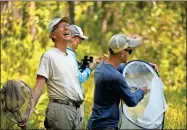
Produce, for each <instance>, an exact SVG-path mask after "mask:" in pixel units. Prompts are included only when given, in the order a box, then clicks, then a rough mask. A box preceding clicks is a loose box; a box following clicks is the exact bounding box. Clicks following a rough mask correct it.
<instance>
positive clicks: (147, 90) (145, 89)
mask: <svg viewBox="0 0 187 130" xmlns="http://www.w3.org/2000/svg"><path fill="white" fill-rule="evenodd" d="M142 90H143V91H144V95H145V94H147V93H148V92H149V91H150V89H148V88H147V87H146V86H144V87H143V88H142Z"/></svg>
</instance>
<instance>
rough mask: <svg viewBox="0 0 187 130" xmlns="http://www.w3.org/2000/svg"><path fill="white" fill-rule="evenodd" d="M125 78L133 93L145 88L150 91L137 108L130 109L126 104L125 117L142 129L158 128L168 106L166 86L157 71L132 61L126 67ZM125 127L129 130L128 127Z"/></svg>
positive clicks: (140, 62) (139, 62)
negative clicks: (165, 93) (165, 95)
mask: <svg viewBox="0 0 187 130" xmlns="http://www.w3.org/2000/svg"><path fill="white" fill-rule="evenodd" d="M123 76H124V77H125V80H126V82H127V84H128V86H129V87H130V88H131V91H132V92H134V91H136V90H137V89H138V88H143V87H144V86H147V87H148V89H150V91H149V92H148V93H147V94H146V95H145V96H144V98H143V99H142V100H141V101H140V102H139V103H138V105H137V106H135V107H128V106H126V105H125V103H124V105H123V113H124V115H125V117H126V118H127V119H128V120H129V121H131V122H133V123H134V124H136V125H138V126H140V127H143V128H146V129H155V128H158V127H159V126H160V125H161V124H162V122H163V117H164V111H165V110H166V109H167V104H166V101H165V98H164V93H163V87H164V85H163V83H162V81H161V79H160V78H159V77H158V75H157V73H156V72H155V70H154V69H153V68H152V67H151V66H150V65H149V64H148V63H145V62H142V61H132V62H129V63H128V64H127V65H126V66H125V68H124V70H123ZM128 120H126V121H128ZM122 123H123V122H122ZM125 127H126V128H127V129H128V125H126V126H125Z"/></svg>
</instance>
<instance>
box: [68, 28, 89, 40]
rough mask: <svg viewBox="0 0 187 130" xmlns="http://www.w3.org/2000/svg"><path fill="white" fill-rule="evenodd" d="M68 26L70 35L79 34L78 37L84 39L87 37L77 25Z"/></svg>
mask: <svg viewBox="0 0 187 130" xmlns="http://www.w3.org/2000/svg"><path fill="white" fill-rule="evenodd" d="M69 28H70V30H71V35H72V36H79V37H80V38H82V39H84V40H85V39H88V37H87V36H85V35H84V34H83V31H82V29H81V28H80V27H79V26H77V25H70V26H69Z"/></svg>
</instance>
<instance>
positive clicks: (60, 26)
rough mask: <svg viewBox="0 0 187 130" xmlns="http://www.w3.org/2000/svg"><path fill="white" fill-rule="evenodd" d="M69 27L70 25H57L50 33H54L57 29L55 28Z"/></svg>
mask: <svg viewBox="0 0 187 130" xmlns="http://www.w3.org/2000/svg"><path fill="white" fill-rule="evenodd" d="M69 26H70V24H60V25H58V26H55V27H54V28H53V29H52V31H51V32H54V31H55V29H57V28H65V27H69Z"/></svg>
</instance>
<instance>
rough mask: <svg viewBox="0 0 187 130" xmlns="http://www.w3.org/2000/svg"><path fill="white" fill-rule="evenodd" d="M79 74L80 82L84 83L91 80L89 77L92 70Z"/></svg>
mask: <svg viewBox="0 0 187 130" xmlns="http://www.w3.org/2000/svg"><path fill="white" fill-rule="evenodd" d="M78 74H79V82H80V83H83V82H85V81H86V80H88V78H89V76H90V74H91V70H90V68H86V69H85V70H84V71H83V72H81V71H80V70H78Z"/></svg>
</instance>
